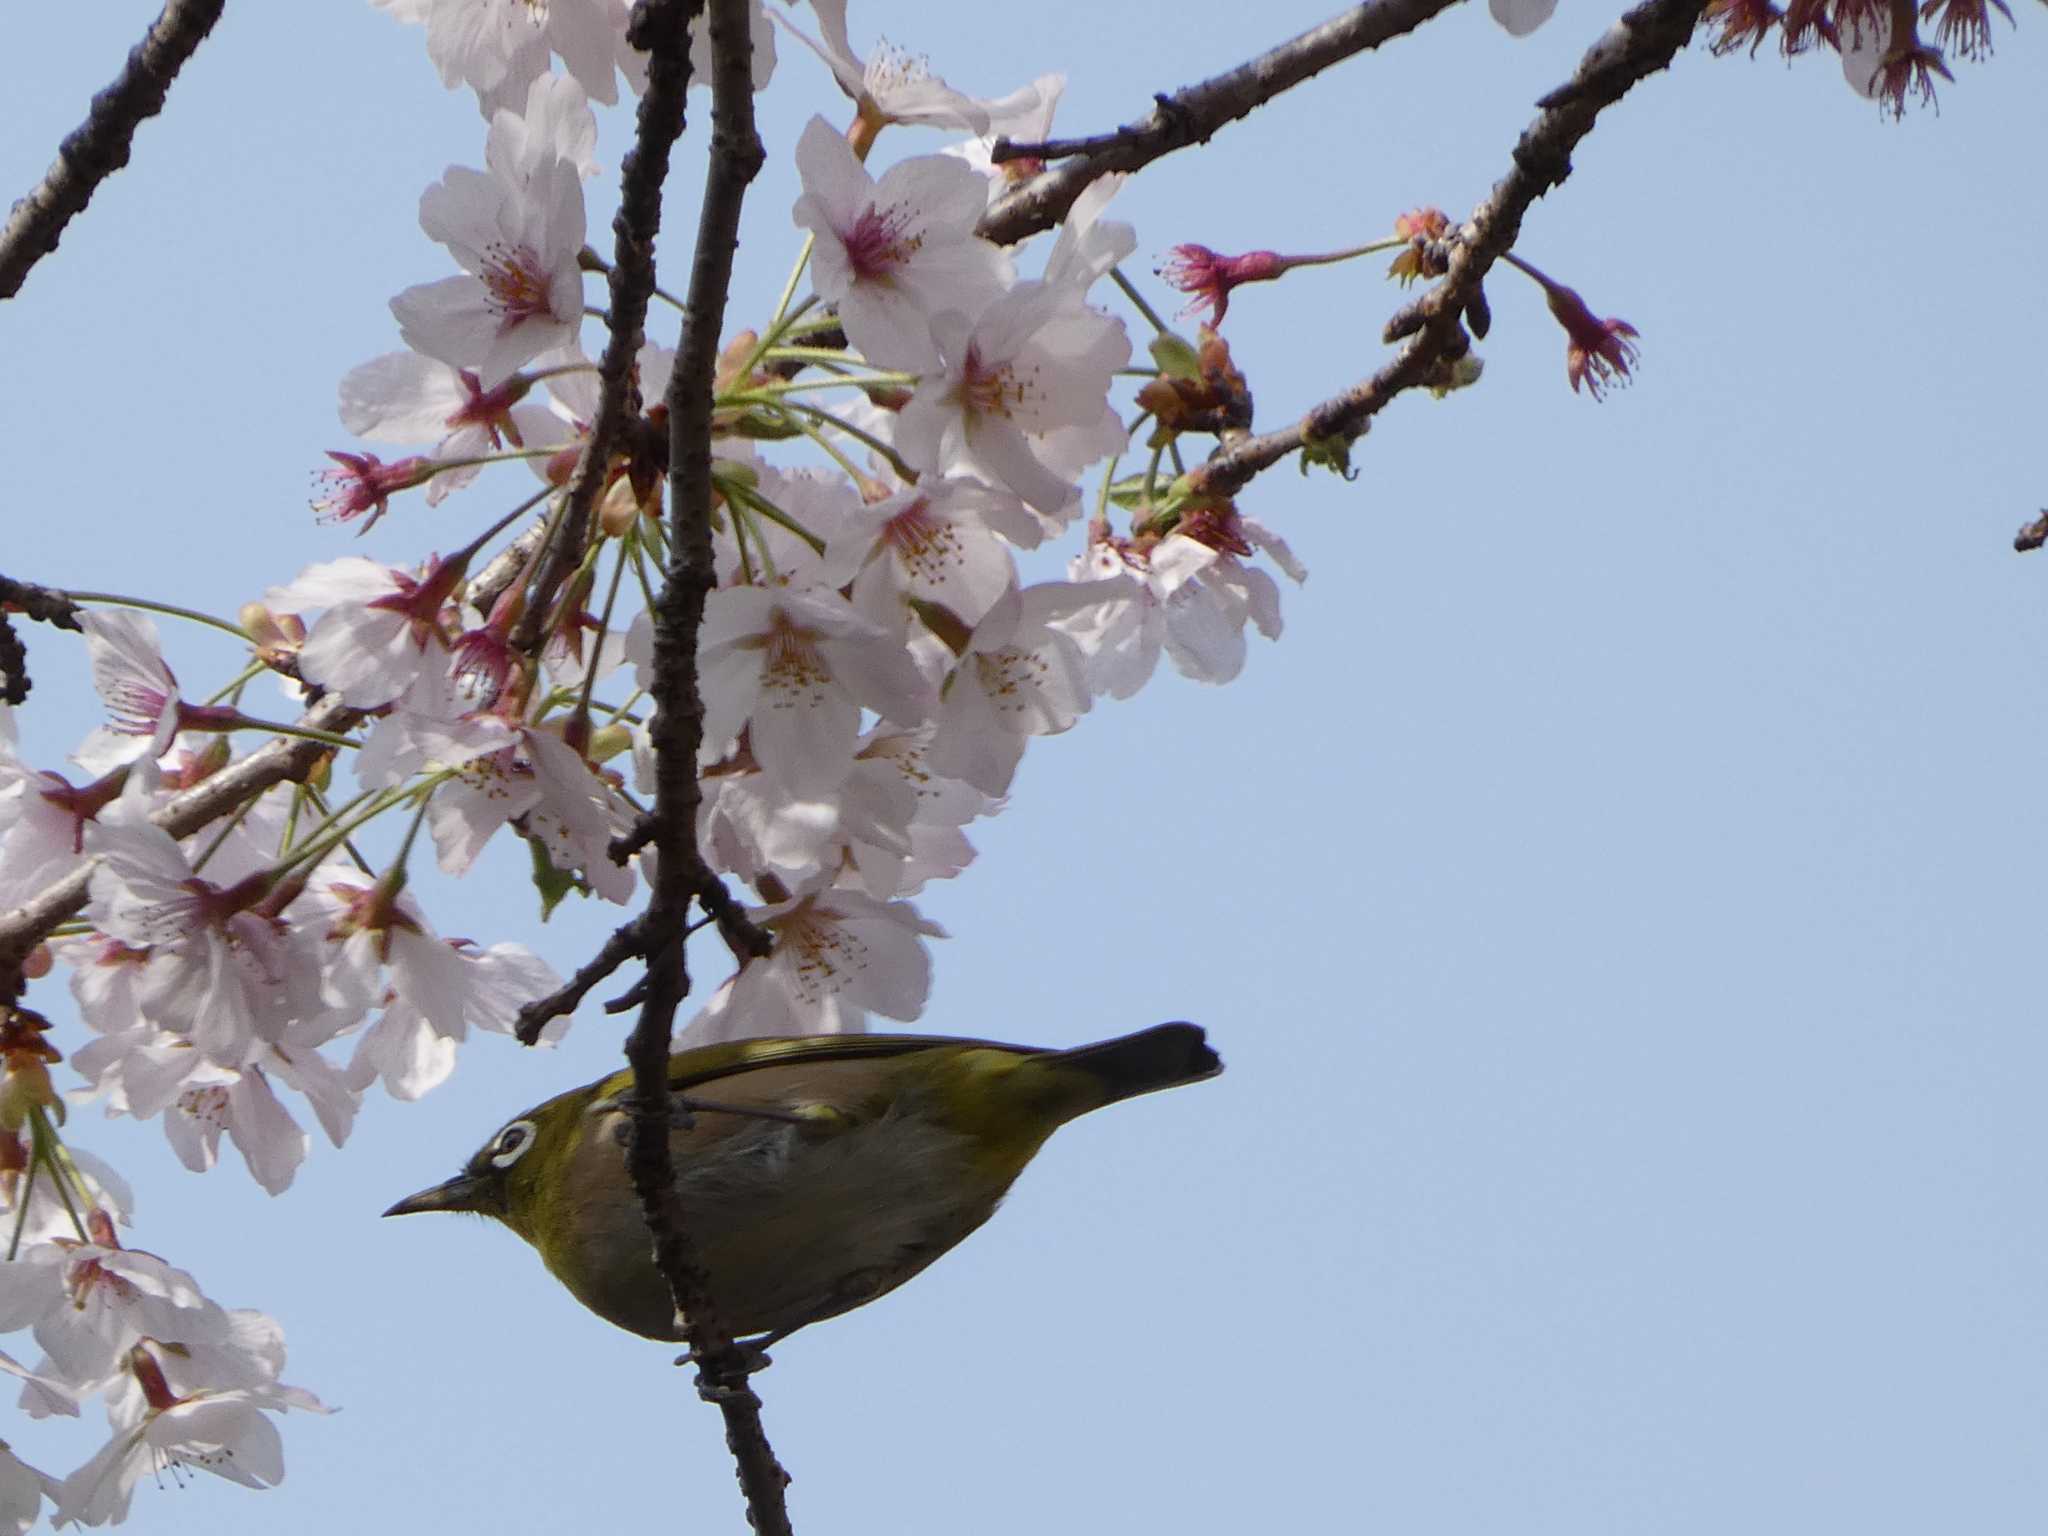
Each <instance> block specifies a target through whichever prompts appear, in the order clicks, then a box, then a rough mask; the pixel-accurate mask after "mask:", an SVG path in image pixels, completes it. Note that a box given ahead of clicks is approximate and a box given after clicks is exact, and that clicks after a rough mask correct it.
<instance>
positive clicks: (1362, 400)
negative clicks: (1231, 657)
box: [1186, 0, 1704, 497]
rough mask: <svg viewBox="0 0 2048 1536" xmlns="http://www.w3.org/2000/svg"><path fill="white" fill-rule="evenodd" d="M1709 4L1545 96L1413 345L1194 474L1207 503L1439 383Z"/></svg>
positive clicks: (1408, 333)
mask: <svg viewBox="0 0 2048 1536" xmlns="http://www.w3.org/2000/svg"><path fill="white" fill-rule="evenodd" d="M1703 8H1704V7H1703V4H1702V0H1646V3H1645V4H1642V5H1639V6H1637V7H1636V8H1635V9H1634V10H1631V11H1628V12H1627V13H1625V14H1624V15H1623V16H1622V17H1621V19H1620V20H1619V21H1617V22H1615V23H1614V24H1613V25H1612V26H1611V27H1609V28H1608V29H1607V31H1606V33H1605V34H1604V35H1603V36H1602V37H1601V38H1600V40H1599V41H1598V42H1597V43H1595V44H1594V45H1593V46H1592V47H1591V48H1590V49H1588V50H1587V51H1586V56H1585V57H1584V58H1583V59H1581V60H1580V61H1579V67H1578V69H1577V70H1576V71H1575V72H1574V73H1573V75H1572V78H1571V79H1570V80H1569V81H1568V82H1567V83H1566V84H1564V85H1562V86H1560V87H1558V89H1556V90H1554V91H1552V92H1551V93H1550V94H1549V95H1548V96H1545V97H1544V98H1543V100H1542V101H1541V102H1540V103H1539V105H1540V106H1541V107H1542V111H1541V113H1540V114H1539V115H1538V116H1537V118H1536V120H1535V121H1534V122H1533V123H1531V124H1530V125H1529V127H1528V128H1527V129H1526V130H1525V131H1524V132H1523V134H1522V137H1521V139H1520V141H1519V142H1518V143H1517V144H1516V145H1515V152H1514V159H1515V164H1514V169H1513V170H1511V171H1509V172H1508V174H1507V175H1506V176H1504V177H1502V178H1501V180H1500V181H1499V182H1498V183H1496V184H1495V186H1494V189H1493V192H1492V194H1491V195H1490V196H1489V197H1488V198H1487V199H1486V201H1485V202H1483V203H1481V204H1480V205H1479V207H1478V208H1477V209H1476V210H1475V211H1474V212H1473V215H1472V218H1471V221H1470V222H1469V223H1468V224H1467V225H1466V226H1465V228H1464V229H1463V231H1461V238H1460V239H1459V240H1458V241H1457V243H1456V246H1455V248H1454V249H1453V251H1452V253H1451V260H1450V270H1449V271H1448V272H1447V273H1445V275H1444V278H1443V281H1441V282H1440V283H1438V284H1437V285H1436V286H1435V287H1434V288H1431V289H1430V290H1429V291H1428V292H1427V293H1425V294H1424V295H1423V296H1422V297H1421V298H1420V299H1417V300H1416V301H1415V302H1414V303H1413V304H1411V305H1408V306H1407V307H1406V308H1404V309H1403V310H1402V311H1401V312H1400V313H1398V314H1396V315H1395V317H1394V318H1393V320H1391V321H1390V322H1388V325H1387V331H1388V339H1389V340H1393V339H1396V338H1398V337H1402V336H1405V337H1407V338H1408V344H1407V345H1406V346H1405V347H1403V348H1402V349H1401V351H1400V353H1399V354H1398V355H1396V356H1395V358H1394V360H1393V361H1392V362H1390V363H1388V364H1387V365H1386V366H1385V367H1384V368H1382V369H1380V370H1379V372H1377V373H1375V374H1373V375H1372V376H1371V377H1370V378H1367V379H1363V380H1361V381H1360V382H1359V383H1357V384H1355V385H1353V386H1352V387H1351V388H1350V389H1347V390H1345V391H1344V392H1343V393H1342V394H1340V395H1336V396H1334V397H1332V398H1331V399H1328V400H1325V401H1323V402H1322V404H1320V405H1318V406H1316V407H1315V408H1314V409H1313V410H1311V411H1309V413H1308V414H1307V415H1305V416H1303V417H1302V418H1301V420H1299V421H1297V422H1296V423H1295V424H1294V425H1293V426H1291V427H1287V428H1284V429H1282V430H1281V431H1278V432H1267V433H1263V434H1261V435H1259V436H1257V437H1248V438H1245V439H1243V440H1242V441H1240V442H1237V443H1234V444H1232V445H1231V446H1230V447H1228V448H1226V449H1224V450H1223V451H1222V452H1221V453H1218V454H1217V455H1216V456H1215V457H1214V458H1212V459H1209V460H1208V461H1206V462H1205V463H1203V464H1200V465H1198V466H1197V467H1196V468H1195V469H1193V470H1191V471H1190V472H1189V473H1188V475H1187V477H1186V485H1187V487H1188V488H1189V489H1191V490H1193V491H1194V492H1195V493H1196V494H1198V495H1203V496H1217V497H1223V496H1230V495H1234V494H1235V493H1236V492H1237V491H1239V490H1240V489H1242V488H1243V487H1244V485H1245V484H1246V483H1247V482H1248V481H1250V479H1251V478H1252V476H1254V475H1256V474H1257V473H1259V471H1260V470H1263V469H1267V468H1270V467H1271V466H1272V465H1274V464H1277V463H1278V462H1279V461H1280V460H1282V459H1284V458H1286V457H1287V456H1288V455H1290V454H1293V453H1296V452H1299V451H1300V450H1301V449H1302V448H1304V447H1311V446H1313V445H1315V444H1317V443H1323V442H1331V441H1337V442H1349V441H1350V440H1351V439H1353V438H1355V437H1357V436H1358V435H1359V433H1361V432H1363V431H1364V430H1365V429H1366V427H1367V426H1368V425H1369V424H1370V422H1371V420H1372V418H1373V417H1374V416H1375V415H1376V414H1377V413H1378V412H1379V411H1381V410H1382V409H1383V408H1385V406H1386V405H1387V403H1388V402H1389V401H1391V400H1392V399H1393V398H1394V397H1395V396H1396V395H1398V394H1400V393H1401V392H1402V391H1403V390H1407V389H1413V388H1414V387H1415V386H1416V385H1418V384H1425V383H1428V382H1430V381H1431V380H1432V379H1434V378H1436V377H1437V376H1438V374H1439V371H1440V370H1441V368H1442V367H1443V365H1444V364H1445V363H1446V362H1448V361H1451V360H1453V359H1456V358H1458V357H1460V356H1462V355H1463V354H1464V352H1465V350H1466V348H1467V346H1468V345H1469V342H1468V340H1467V338H1466V336H1465V330H1464V325H1463V323H1462V316H1463V315H1464V313H1465V310H1466V308H1467V306H1468V305H1469V304H1471V303H1472V302H1473V299H1474V297H1475V295H1477V294H1478V292H1479V285H1480V283H1481V282H1482V281H1483V280H1484V279H1485V277H1486V274H1487V273H1488V272H1489V271H1490V270H1492V267H1493V264H1494V263H1495V262H1496V261H1498V260H1499V259H1500V257H1501V256H1502V254H1503V253H1505V252H1506V251H1508V250H1509V249H1510V248H1512V247H1513V245H1514V243H1515V239H1516V237H1517V236H1518V235H1520V234H1521V232H1522V217H1523V215H1524V214H1526V213H1527V212H1528V211H1529V206H1530V205H1531V204H1532V203H1534V202H1535V201H1536V199H1537V198H1539V197H1541V196H1542V195H1543V194H1544V193H1546V192H1548V191H1549V190H1550V189H1551V188H1552V187H1554V186H1557V185H1558V184H1559V183H1560V182H1562V181H1563V180H1564V179H1565V177H1567V176H1569V175H1570V174H1571V169H1572V162H1571V152H1572V150H1573V149H1575V148H1576V147H1577V146H1578V143H1579V141H1580V140H1581V139H1583V138H1584V137H1585V136H1586V134H1587V133H1588V132H1589V131H1590V130H1591V129H1592V127H1593V122H1594V120H1595V119H1596V118H1597V117H1599V115H1600V113H1601V112H1602V110H1604V109H1605V108H1607V107H1609V106H1612V105H1613V104H1614V103H1615V102H1617V101H1619V100H1620V99H1621V98H1622V96H1623V95H1624V94H1626V93H1627V91H1628V90H1629V88H1630V87H1631V86H1633V85H1635V84H1636V82H1637V81H1639V80H1642V79H1644V78H1646V77H1647V76H1650V75H1653V74H1655V73H1656V72H1657V71H1658V70H1660V69H1664V68H1666V67H1667V66H1669V64H1670V63H1671V60H1672V58H1673V57H1674V56H1675V55H1676V54H1677V52H1678V50H1679V49H1680V48H1683V47H1684V46H1685V44H1686V41H1687V40H1688V39H1689V38H1690V37H1691V36H1692V30H1693V27H1694V25H1695V24H1696V23H1697V22H1698V20H1699V16H1700V11H1701V10H1702V9H1703Z"/></svg>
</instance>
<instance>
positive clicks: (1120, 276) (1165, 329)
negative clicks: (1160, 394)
mask: <svg viewBox="0 0 2048 1536" xmlns="http://www.w3.org/2000/svg"><path fill="white" fill-rule="evenodd" d="M1109 277H1110V281H1111V282H1113V283H1115V284H1116V285H1117V287H1119V288H1121V289H1123V291H1124V297H1125V298H1127V299H1129V300H1130V301H1131V303H1132V304H1133V305H1135V306H1136V307H1137V311H1138V313H1139V314H1141V315H1143V316H1144V317H1145V319H1146V320H1147V321H1149V322H1150V323H1151V326H1152V329H1153V330H1155V331H1157V332H1158V333H1159V334H1160V335H1162V336H1170V335H1172V334H1173V327H1171V326H1170V325H1168V324H1167V323H1166V322H1165V321H1164V320H1162V319H1160V318H1159V311H1158V310H1156V309H1154V308H1153V307H1152V306H1151V305H1150V304H1148V303H1146V302H1145V295H1143V294H1142V293H1140V292H1138V290H1137V287H1136V285H1134V284H1133V283H1132V282H1131V280H1130V279H1129V278H1128V277H1125V276H1124V269H1123V268H1122V267H1111V268H1110V269H1109ZM1147 377H1148V378H1149V377H1150V375H1149V374H1148V375H1147Z"/></svg>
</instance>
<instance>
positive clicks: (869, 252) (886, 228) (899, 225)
mask: <svg viewBox="0 0 2048 1536" xmlns="http://www.w3.org/2000/svg"><path fill="white" fill-rule="evenodd" d="M909 227H910V210H909V209H907V208H905V207H903V206H902V205H901V204H898V205H895V206H893V207H889V208H880V207H877V206H875V205H874V204H872V203H870V204H869V205H868V206H867V207H865V208H863V209H862V210H861V211H860V217H859V218H857V219H855V220H854V221H853V228H852V229H850V230H848V231H847V232H846V234H845V236H844V237H843V238H844V239H845V241H846V260H847V263H848V264H849V265H850V266H851V267H852V268H853V275H854V277H855V278H856V279H857V280H858V281H860V282H865V283H883V282H887V281H888V280H889V279H890V278H892V277H894V276H895V275H896V273H897V270H898V269H899V268H901V267H905V266H908V265H909V263H910V258H911V257H913V256H915V255H916V254H917V252H918V247H920V246H921V245H923V244H924V236H922V235H914V234H911V233H909V232H908V231H909Z"/></svg>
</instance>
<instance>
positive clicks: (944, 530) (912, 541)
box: [882, 497, 961, 581]
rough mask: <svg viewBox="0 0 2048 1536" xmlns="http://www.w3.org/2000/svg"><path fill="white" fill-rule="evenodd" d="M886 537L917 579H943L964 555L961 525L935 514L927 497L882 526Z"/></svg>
mask: <svg viewBox="0 0 2048 1536" xmlns="http://www.w3.org/2000/svg"><path fill="white" fill-rule="evenodd" d="M882 541H883V543H885V544H887V545H888V547H889V549H890V550H891V551H892V552H893V553H894V554H895V556H896V560H897V563H898V564H900V565H901V566H902V567H903V569H904V572H905V573H906V574H907V575H909V576H910V578H911V579H912V580H914V581H939V580H941V579H943V578H944V576H945V574H946V571H947V569H948V568H949V567H951V566H953V565H956V564H958V563H959V561H960V558H961V542H960V530H959V527H958V526H957V525H956V524H954V523H950V522H947V521H945V520H944V519H942V518H937V517H934V516H932V510H931V503H930V502H928V501H926V500H925V499H924V498H923V497H919V498H918V499H917V500H916V501H914V502H912V503H911V504H910V505H909V506H907V507H905V508H904V509H903V510H902V511H901V512H898V513H897V514H896V515H895V516H894V517H892V518H890V519H889V521H888V522H887V523H885V524H884V525H883V526H882Z"/></svg>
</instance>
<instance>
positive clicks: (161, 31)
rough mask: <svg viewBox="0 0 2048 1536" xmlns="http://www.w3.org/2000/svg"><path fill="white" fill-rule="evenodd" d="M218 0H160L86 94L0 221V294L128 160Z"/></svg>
mask: <svg viewBox="0 0 2048 1536" xmlns="http://www.w3.org/2000/svg"><path fill="white" fill-rule="evenodd" d="M224 3H225V0H165V4H164V8H163V13H162V14H161V15H159V16H158V17H157V19H156V21H155V22H154V23H153V24H152V25H151V27H150V29H149V31H148V33H146V34H145V35H144V37H143V39H142V41H141V42H139V43H137V44H136V45H135V47H134V48H132V49H131V50H129V53H128V62H127V63H126V64H125V65H123V66H122V68H121V73H120V75H119V77H118V78H116V79H115V81H114V83H113V84H112V85H110V86H108V87H107V88H106V89H105V90H103V91H101V92H100V93H99V94H98V95H97V96H95V97H93V99H92V106H91V107H90V108H89V109H88V110H87V112H86V114H85V121H84V122H83V123H80V124H79V125H78V126H77V127H76V128H74V129H72V130H71V132H70V133H68V134H66V135H65V136H64V141H63V143H61V144H59V145H58V146H57V158H56V160H55V161H54V162H53V163H52V164H51V166H50V168H49V170H47V171H45V172H44V173H43V179H42V180H41V181H40V182H38V183H37V184H36V186H35V187H34V188H33V189H32V190H31V191H30V192H29V194H28V195H27V196H26V197H24V198H22V199H21V201H20V202H18V203H16V204H15V205H14V209H13V211H12V212H11V213H9V214H8V215H7V223H6V225H5V226H4V227H0V299H11V298H13V297H14V296H15V294H17V293H19V292H20V291H21V285H22V282H23V280H24V279H26V278H27V276H28V273H29V268H31V267H33V266H34V265H35V264H36V263H37V262H39V261H41V260H42V259H43V257H45V256H47V255H48V254H49V253H50V252H51V251H54V250H55V249H57V242H58V240H59V239H61V238H62V237H63V234H64V226H65V225H66V224H69V223H70V222H71V220H72V217H73V216H74V215H76V214H78V213H80V212H82V211H83V210H84V208H85V205H86V204H87V203H88V202H90V201H91V200H92V194H93V192H94V190H95V189H97V188H98V186H99V184H100V183H101V182H103V181H105V180H106V179H107V178H108V177H109V176H111V175H113V174H114V172H116V171H118V170H120V169H121V167H122V166H124V165H126V164H127V163H128V150H129V146H130V145H131V144H132V143H133V142H134V139H135V130H136V129H137V128H138V127H140V126H141V124H142V120H143V119H144V118H145V117H154V116H156V115H157V113H159V112H161V111H163V109H164V97H165V96H166V95H167V94H168V93H169V91H170V88H171V81H173V80H174V79H176V78H177V75H178V71H179V70H180V69H182V68H183V67H184V65H185V61H186V60H187V59H189V58H191V57H192V55H193V53H194V52H195V51H196V50H197V49H198V47H199V43H200V40H201V39H202V38H204V37H205V36H206V34H207V33H208V32H211V31H212V30H213V24H214V23H215V22H217V21H219V20H220V13H221V7H222V5H223V4H224Z"/></svg>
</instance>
